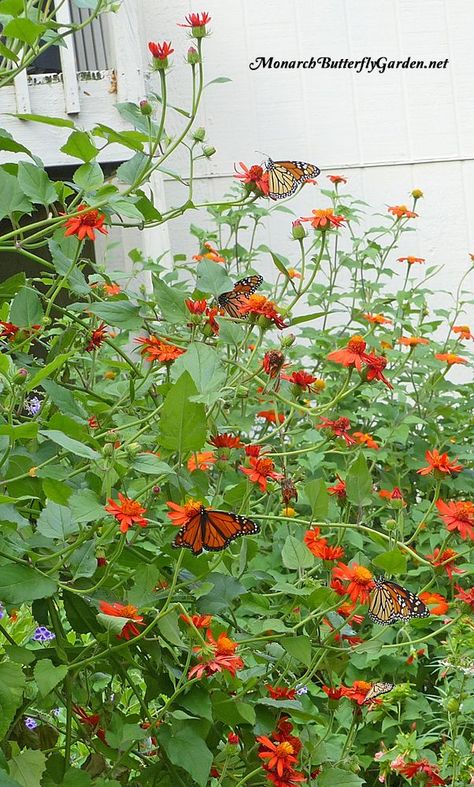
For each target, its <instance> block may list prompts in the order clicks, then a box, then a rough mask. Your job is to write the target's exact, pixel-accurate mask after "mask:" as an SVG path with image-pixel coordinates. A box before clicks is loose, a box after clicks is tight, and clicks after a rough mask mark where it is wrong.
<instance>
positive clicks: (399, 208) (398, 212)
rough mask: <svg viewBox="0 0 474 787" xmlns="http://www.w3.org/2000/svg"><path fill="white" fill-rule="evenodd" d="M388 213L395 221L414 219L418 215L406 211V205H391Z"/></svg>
mask: <svg viewBox="0 0 474 787" xmlns="http://www.w3.org/2000/svg"><path fill="white" fill-rule="evenodd" d="M388 212H389V213H391V214H392V216H395V217H396V218H397V219H416V218H417V216H418V213H414V212H413V211H412V210H408V208H407V206H406V205H392V207H391V208H389V209H388Z"/></svg>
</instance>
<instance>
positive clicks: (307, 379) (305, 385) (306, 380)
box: [281, 369, 318, 391]
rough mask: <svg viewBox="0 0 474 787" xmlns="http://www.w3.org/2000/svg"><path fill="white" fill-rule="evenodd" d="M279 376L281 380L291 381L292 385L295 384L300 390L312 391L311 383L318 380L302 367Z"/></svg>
mask: <svg viewBox="0 0 474 787" xmlns="http://www.w3.org/2000/svg"><path fill="white" fill-rule="evenodd" d="M281 376H282V379H283V380H288V382H290V383H293V385H296V386H297V387H298V388H299V389H301V391H312V385H313V383H315V382H317V381H318V378H317V377H314V376H313V375H312V374H308V372H305V371H304V370H303V369H300V370H299V371H296V372H292V373H291V374H282V375H281Z"/></svg>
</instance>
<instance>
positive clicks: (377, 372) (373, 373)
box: [365, 354, 393, 389]
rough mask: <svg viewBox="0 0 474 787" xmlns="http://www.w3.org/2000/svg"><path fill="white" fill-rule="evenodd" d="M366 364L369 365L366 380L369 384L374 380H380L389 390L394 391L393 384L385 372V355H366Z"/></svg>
mask: <svg viewBox="0 0 474 787" xmlns="http://www.w3.org/2000/svg"><path fill="white" fill-rule="evenodd" d="M365 363H366V364H367V370H366V379H367V382H369V383H370V382H371V381H372V380H380V382H382V383H384V385H386V386H387V388H391V389H393V385H392V383H391V382H390V381H389V380H387V378H386V377H385V375H384V373H383V371H384V369H385V367H386V365H387V359H386V358H385V357H384V356H383V355H372V354H369V355H366V356H365Z"/></svg>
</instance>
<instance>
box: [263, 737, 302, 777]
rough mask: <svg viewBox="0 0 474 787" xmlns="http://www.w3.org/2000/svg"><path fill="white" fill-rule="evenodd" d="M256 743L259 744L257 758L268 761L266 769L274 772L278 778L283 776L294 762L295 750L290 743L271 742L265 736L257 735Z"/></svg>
mask: <svg viewBox="0 0 474 787" xmlns="http://www.w3.org/2000/svg"><path fill="white" fill-rule="evenodd" d="M257 741H258V743H260V750H259V753H258V756H259V757H260V759H261V760H268V762H267V763H266V767H267V768H268V769H269V770H271V771H272V770H275V771H276V772H277V774H278V776H280V777H281V776H283V772H284V771H285V769H287V768H291V767H292V765H293V763H294V762H296V757H295V749H294V746H293V744H292V743H290V741H272V740H270V738H267V736H266V735H259V736H258V738H257Z"/></svg>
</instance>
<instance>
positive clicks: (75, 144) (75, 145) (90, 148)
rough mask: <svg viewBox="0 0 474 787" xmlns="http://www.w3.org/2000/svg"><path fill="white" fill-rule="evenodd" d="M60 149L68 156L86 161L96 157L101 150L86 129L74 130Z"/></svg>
mask: <svg viewBox="0 0 474 787" xmlns="http://www.w3.org/2000/svg"><path fill="white" fill-rule="evenodd" d="M60 150H61V151H62V153H65V154H66V155H67V156H73V157H74V158H79V159H81V160H82V161H86V162H87V161H91V160H92V159H94V158H95V157H96V156H97V154H98V152H99V151H98V149H97V148H96V146H95V145H94V143H93V142H92V141H91V138H90V136H89V134H88V133H87V132H86V131H73V132H72V134H70V135H69V137H68V139H67V142H66V143H65V144H64V145H63V146H62V148H60Z"/></svg>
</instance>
